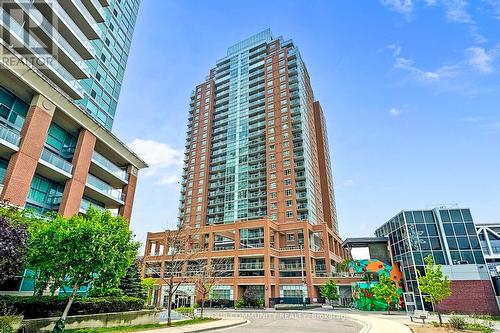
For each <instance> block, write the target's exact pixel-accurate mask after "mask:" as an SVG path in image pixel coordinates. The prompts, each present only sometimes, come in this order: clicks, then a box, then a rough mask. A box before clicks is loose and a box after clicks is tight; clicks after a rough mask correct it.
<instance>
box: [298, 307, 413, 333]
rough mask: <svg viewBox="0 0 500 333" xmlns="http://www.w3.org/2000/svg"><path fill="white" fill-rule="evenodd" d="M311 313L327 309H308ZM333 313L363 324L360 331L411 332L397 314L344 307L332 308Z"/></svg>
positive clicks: (373, 332) (366, 332)
mask: <svg viewBox="0 0 500 333" xmlns="http://www.w3.org/2000/svg"><path fill="white" fill-rule="evenodd" d="M307 312H311V313H318V314H320V313H325V311H324V310H323V311H307ZM332 313H337V314H339V315H343V316H345V318H346V319H350V320H353V321H356V322H358V323H360V324H361V325H363V328H362V329H361V331H360V332H359V333H389V332H390V333H411V332H412V331H411V329H410V328H409V327H408V326H406V325H405V323H403V322H401V321H400V320H398V318H395V317H397V315H394V316H392V315H391V316H385V317H384V315H382V314H379V313H377V314H375V313H370V312H361V311H360V312H357V311H356V312H355V311H349V310H344V309H338V310H332Z"/></svg>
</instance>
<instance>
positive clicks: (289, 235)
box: [286, 233, 295, 242]
mask: <svg viewBox="0 0 500 333" xmlns="http://www.w3.org/2000/svg"><path fill="white" fill-rule="evenodd" d="M286 240H287V241H289V242H293V241H294V240H295V234H294V233H287V234H286Z"/></svg>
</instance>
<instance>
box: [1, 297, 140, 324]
mask: <svg viewBox="0 0 500 333" xmlns="http://www.w3.org/2000/svg"><path fill="white" fill-rule="evenodd" d="M67 301H68V298H67V297H58V296H41V297H25V296H0V303H1V302H3V303H5V304H8V305H9V306H11V307H12V308H13V309H14V311H15V313H18V314H22V315H23V316H24V318H26V319H33V318H47V317H58V316H60V315H61V314H62V312H63V310H64V307H65V306H66V302H67ZM143 305H144V300H143V299H140V298H134V297H127V296H123V297H101V298H93V297H89V298H77V299H75V301H74V303H73V306H72V307H71V310H70V315H80V314H95V313H109V312H123V311H137V310H141V309H142V308H143Z"/></svg>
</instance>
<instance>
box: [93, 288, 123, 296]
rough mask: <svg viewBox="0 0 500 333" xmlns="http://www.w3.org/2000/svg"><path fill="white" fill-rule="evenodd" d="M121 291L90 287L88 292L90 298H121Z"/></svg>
mask: <svg viewBox="0 0 500 333" xmlns="http://www.w3.org/2000/svg"><path fill="white" fill-rule="evenodd" d="M123 295H124V294H123V291H122V290H121V289H120V288H99V287H92V288H91V289H90V292H89V296H90V297H106V296H111V297H121V296H123Z"/></svg>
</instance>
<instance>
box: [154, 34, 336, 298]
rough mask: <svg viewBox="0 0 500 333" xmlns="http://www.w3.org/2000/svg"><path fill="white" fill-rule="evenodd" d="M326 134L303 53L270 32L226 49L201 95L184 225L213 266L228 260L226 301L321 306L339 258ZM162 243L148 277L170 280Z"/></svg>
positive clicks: (193, 117)
mask: <svg viewBox="0 0 500 333" xmlns="http://www.w3.org/2000/svg"><path fill="white" fill-rule="evenodd" d="M325 126H326V125H325V120H324V116H323V111H322V109H321V106H320V104H319V102H317V101H315V99H314V94H313V91H312V88H311V84H310V81H309V75H308V73H307V69H306V66H305V64H304V62H303V60H302V58H301V56H300V53H299V51H298V48H297V47H296V46H295V44H294V43H293V42H292V41H291V40H284V39H283V38H281V37H280V38H273V36H272V34H271V31H270V30H265V31H263V32H261V33H258V34H256V35H254V36H252V37H250V38H248V39H245V40H243V41H241V42H239V43H237V44H235V45H233V46H231V47H229V48H228V50H227V55H226V56H225V57H224V58H222V59H221V60H219V61H218V62H217V65H216V67H215V68H213V69H211V70H210V74H209V75H208V77H207V78H206V80H205V82H203V83H201V84H199V85H198V86H196V88H195V90H194V91H193V93H192V96H191V103H190V109H189V122H188V130H187V141H186V151H185V161H184V162H185V164H184V172H183V175H182V176H183V181H182V190H181V199H180V201H181V203H180V217H179V218H180V223H182V224H183V225H189V226H191V227H193V228H199V242H200V244H199V245H200V247H202V248H204V249H206V250H207V257H211V258H215V257H227V258H230V264H228V265H225V266H224V267H221V269H224V270H226V271H227V274H226V275H227V277H226V278H225V280H224V282H221V283H219V285H218V286H217V287H216V288H215V289H216V290H217V291H216V292H217V293H220V296H221V297H223V298H224V297H225V298H226V299H227V300H229V301H234V300H236V299H238V298H241V297H242V296H243V294H244V293H245V291H246V290H248V289H252V290H253V293H255V294H256V295H257V297H258V298H260V299H263V300H265V302H266V304H271V303H272V302H273V301H276V299H277V298H280V297H297V298H301V297H303V296H305V297H307V298H317V297H319V289H318V286H319V285H320V284H321V283H323V282H324V280H325V277H326V276H330V275H331V273H332V271H333V270H334V269H333V265H334V263H336V262H340V261H341V260H342V259H343V257H344V253H343V251H342V249H341V240H340V238H339V236H338V232H337V230H338V229H337V219H336V211H335V200H334V193H333V184H332V178H331V169H330V159H329V153H328V142H327V134H326V127H325ZM165 239H166V238H165V237H164V233H150V234H149V235H148V241H147V244H146V266H145V274H146V275H148V274H149V275H152V276H158V275H165V274H166V273H165V272H164V270H163V269H162V267H163V265H164V262H163V260H164V258H167V256H168V248H169V247H168V246H162V245H164V244H162V242H163V241H164V240H165ZM200 260H207V259H206V258H205V259H200ZM197 264H199V260H198V262H197V261H193V262H192V263H191V264H190V265H192V266H193V267H196V265H197ZM190 265H188V267H187V268H186V269H187V271H192V270H193V269H192V268H190ZM305 286H306V287H305ZM190 290H191V291H192V290H193V288H192V286H189V285H188V286H186V287H185V289H183V292H187V293H189V291H190ZM191 294H192V297H193V299H192V300H191V301H190V302H192V301H194V297H195V295H194V294H193V293H191ZM159 301H160V302H162V301H163V300H162V299H161V297H159Z"/></svg>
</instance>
